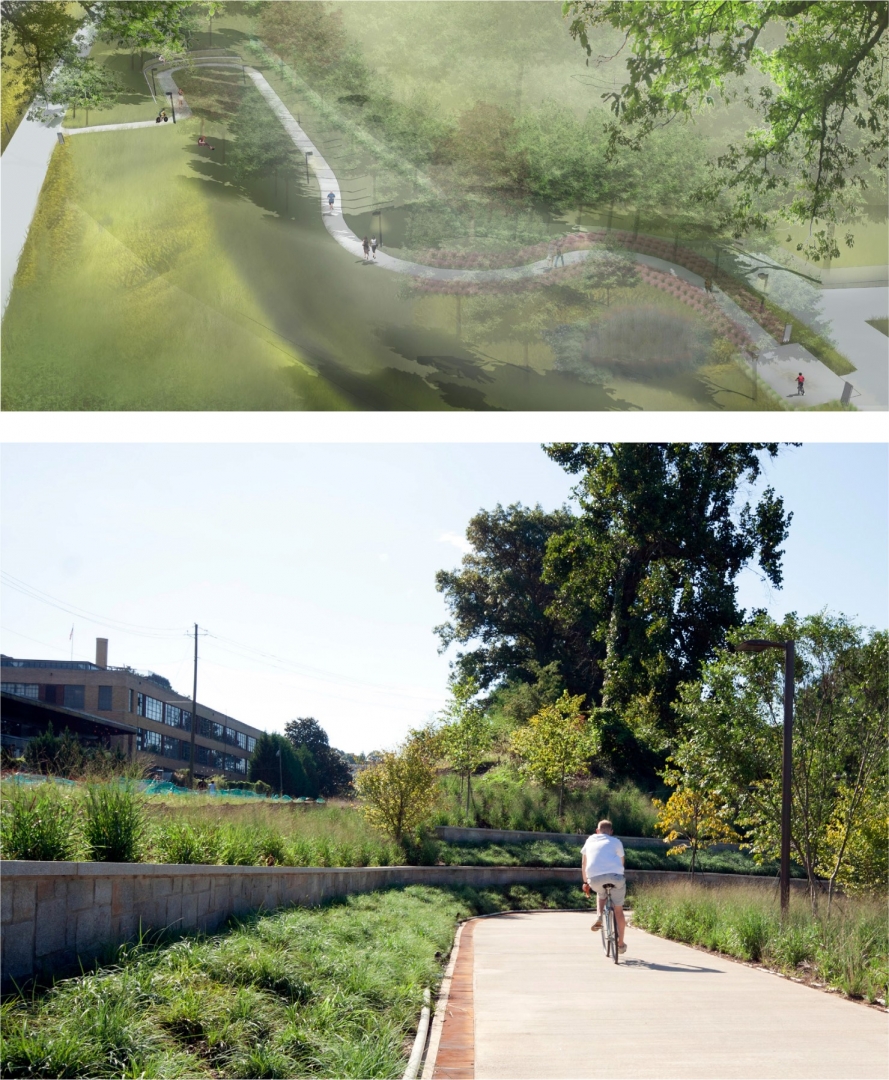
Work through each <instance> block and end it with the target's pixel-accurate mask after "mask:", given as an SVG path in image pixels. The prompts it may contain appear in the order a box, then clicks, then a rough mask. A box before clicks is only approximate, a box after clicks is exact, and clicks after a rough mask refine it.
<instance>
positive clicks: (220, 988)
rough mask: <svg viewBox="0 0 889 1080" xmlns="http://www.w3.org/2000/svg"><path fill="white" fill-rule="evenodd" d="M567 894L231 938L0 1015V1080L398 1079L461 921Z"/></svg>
mask: <svg viewBox="0 0 889 1080" xmlns="http://www.w3.org/2000/svg"><path fill="white" fill-rule="evenodd" d="M588 906H589V905H588V902H587V901H586V899H585V898H584V897H583V895H582V894H581V892H580V890H579V889H574V890H566V889H563V888H560V887H556V888H553V887H542V888H539V889H531V888H526V887H514V888H512V889H505V890H496V889H483V890H476V889H435V888H424V887H420V886H412V887H410V888H406V889H391V890H387V891H385V892H379V893H371V894H369V895H365V896H352V897H349V898H347V899H345V900H342V901H333V902H330V903H327V904H325V905H324V906H323V907H320V908H312V909H305V908H293V909H290V910H286V911H282V912H279V913H276V914H272V915H263V916H259V917H254V918H248V919H244V920H242V921H240V922H234V921H233V924H232V926H231V927H230V928H227V929H226V930H224V931H223V932H222V933H220V934H217V935H215V936H213V937H202V936H189V937H184V938H182V939H181V940H180V941H178V942H175V943H173V944H166V945H161V946H160V947H153V948H152V947H143V946H137V947H133V948H131V949H123V950H121V954H120V956H119V957H118V958H117V959H118V962H117V963H116V964H115V965H114V966H113V967H109V968H107V969H105V970H102V971H98V972H97V973H95V974H85V975H83V976H82V977H80V978H75V979H69V980H65V981H62V982H59V983H57V984H56V986H55V987H54V989H52V990H51V992H49V993H43V992H38V993H35V994H34V995H31V994H24V995H21V996H12V997H10V998H8V999H7V1000H6V1001H5V1003H4V1005H3V1012H2V1035H3V1044H2V1051H0V1072H2V1075H3V1076H4V1077H8V1078H13V1077H46V1078H55V1077H62V1076H71V1077H75V1076H90V1077H120V1076H125V1077H157V1078H160V1077H163V1078H164V1080H175V1078H189V1080H190V1078H196V1077H231V1078H236V1077H244V1078H260V1077H288V1078H292V1077H304V1076H316V1077H325V1076H336V1077H343V1078H346V1077H357V1078H365V1080H366V1078H370V1077H398V1076H401V1075H402V1073H403V1071H404V1067H405V1064H406V1060H407V1056H408V1052H409V1049H410V1046H411V1043H412V1037H413V1033H414V1031H415V1029H416V1024H417V1021H418V1019H419V1015H420V1009H421V1008H422V1005H423V989H424V987H430V988H431V989H433V990H434V989H435V988H436V987H437V986H438V984H439V982H440V979H441V974H442V969H443V967H444V963H445V958H446V957H447V955H448V953H449V952H450V949H451V944H452V942H453V937H454V931H455V928H456V923H457V920H458V919H463V918H467V917H468V916H471V915H476V914H489V913H492V912H495V911H504V910H517V909H526V910H527V909H533V908H541V907H552V908H564V907H574V908H587V907H588Z"/></svg>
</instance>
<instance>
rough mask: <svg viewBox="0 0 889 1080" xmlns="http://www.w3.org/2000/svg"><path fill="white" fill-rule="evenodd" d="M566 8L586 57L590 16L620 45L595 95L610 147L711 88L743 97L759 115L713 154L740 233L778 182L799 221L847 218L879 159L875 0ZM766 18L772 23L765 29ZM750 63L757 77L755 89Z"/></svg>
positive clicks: (881, 65)
mask: <svg viewBox="0 0 889 1080" xmlns="http://www.w3.org/2000/svg"><path fill="white" fill-rule="evenodd" d="M563 10H564V12H565V14H566V15H569V14H570V15H571V16H573V21H572V23H571V33H572V35H573V36H574V37H576V38H579V40H580V42H581V44H582V45H583V46H584V47H585V49H586V50H587V54H588V55H592V46H591V44H590V36H589V34H588V28H589V27H597V26H601V25H603V24H606V25H609V26H612V27H615V28H617V29H619V30H620V31H621V32H622V33H623V34H624V35H625V40H626V42H627V43H628V44H629V48H630V50H631V53H632V55H631V56H629V58H628V60H627V72H628V75H629V81H628V82H627V83H626V84H625V85H624V86H623V87H621V89H620V90H619V91H616V92H615V93H613V94H606V95H604V96H605V98H606V100H610V101H611V107H612V110H613V111H614V114H615V120H614V122H613V123H612V125H611V129H610V136H611V141H612V146H617V145H620V144H629V145H632V146H637V147H638V146H640V145H641V144H642V141H643V140H644V138H645V137H646V136H647V135H649V134H650V133H651V132H652V131H653V130H654V129H655V128H656V127H658V126H661V125H663V123H664V122H665V121H666V120H668V119H670V118H671V117H676V116H680V117H691V116H692V115H693V113H694V112H695V111H696V110H699V109H704V108H707V107H708V106H710V105H711V104H712V102H713V97H714V96H720V97H722V98H723V99H725V100H731V99H732V98H733V97H736V96H742V95H743V100H744V102H745V104H746V105H747V106H748V107H749V108H751V109H754V110H755V111H756V112H757V113H758V114H759V116H758V123H756V124H755V125H754V126H752V127H751V129H750V130H749V131H748V132H747V136H746V139H745V141H744V143H743V144H742V145H739V146H737V145H733V146H730V148H729V150H728V152H727V153H726V154H725V155H723V157H722V158H720V160H719V164H720V165H721V166H722V167H723V171H722V173H721V174H720V176H719V183H720V184H722V185H728V187H730V188H731V189H733V190H734V191H735V193H736V196H737V198H736V206H735V210H734V214H733V217H734V223H735V226H736V229H737V230H738V232H739V233H740V232H741V231H746V230H749V229H751V228H757V229H758V228H762V227H763V226H764V225H765V224H766V223H767V220H768V218H769V217H774V216H775V215H774V214H771V215H768V214H763V213H762V211H761V207H762V202H763V198H764V197H768V196H769V195H770V193H772V192H775V191H779V192H783V193H785V196H786V198H785V205H784V206H782V207H781V208H780V213H781V214H782V215H783V216H784V217H787V218H790V219H791V220H794V221H796V222H798V223H801V224H809V223H811V222H814V221H816V220H817V221H821V222H833V221H836V220H838V219H840V218H842V217H844V216H845V217H848V216H849V215H850V214H852V213H854V209H855V205H854V195H855V192H856V191H860V190H861V189H863V188H864V187H865V186H866V180H865V175H864V174H865V168H866V167H867V166H869V165H870V164H871V163H873V164H875V165H876V167H877V168H878V169H880V170H885V162H886V117H887V115H889V94H887V90H886V83H885V76H884V71H885V65H886V61H887V59H889V47H887V40H886V29H887V23H889V8H887V5H886V4H885V3H871V2H869V0H852V2H848V3H842V4H838V3H834V2H832V0H814V2H808V3H787V2H784V0H767V2H758V3H750V2H744V3H733V4H725V3H720V2H718V0H706V2H698V3H694V4H690V3H686V2H684V0H669V2H668V0H657V2H651V0H592V2H590V0H567V2H566V3H565V4H564V5H563ZM771 28H774V30H775V31H777V32H776V33H773V34H768V33H767V30H768V29H771ZM749 68H753V69H758V72H759V73H760V74H761V76H765V77H766V82H765V84H764V85H763V86H762V87H761V89H760V90H759V92H758V93H756V92H755V91H754V86H755V85H756V83H755V82H754V81H753V80H751V79H750V78H749V75H748V69H749ZM751 74H752V73H751ZM745 75H748V78H747V79H746V81H744V79H745ZM756 81H757V82H758V81H759V80H756ZM846 242H847V244H849V246H851V238H850V237H847V240H846ZM799 246H800V248H803V247H804V248H805V250H806V253H807V255H808V256H809V257H811V258H814V259H818V258H824V257H830V256H834V257H835V256H837V255H839V250H838V248H837V247H836V244H835V242H834V241H833V238H832V236H830V235H829V233H828V231H827V230H825V229H821V230H816V231H814V232H813V234H812V237H811V239H810V241H809V242H808V243H807V244H805V245H803V244H801V245H799Z"/></svg>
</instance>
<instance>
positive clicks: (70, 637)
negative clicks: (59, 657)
mask: <svg viewBox="0 0 889 1080" xmlns="http://www.w3.org/2000/svg"><path fill="white" fill-rule="evenodd" d="M68 640H69V641H70V642H71V662H72V663H73V662H74V626H73V624H72V626H71V633H70V634H69V635H68Z"/></svg>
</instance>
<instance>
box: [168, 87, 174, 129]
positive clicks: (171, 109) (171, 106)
mask: <svg viewBox="0 0 889 1080" xmlns="http://www.w3.org/2000/svg"><path fill="white" fill-rule="evenodd" d="M167 97H168V98H169V99H170V112H171V113H172V114H173V123H174V124H175V123H176V106H175V105H174V104H173V91H172V90H168V91H167Z"/></svg>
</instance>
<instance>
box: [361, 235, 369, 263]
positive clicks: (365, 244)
mask: <svg viewBox="0 0 889 1080" xmlns="http://www.w3.org/2000/svg"><path fill="white" fill-rule="evenodd" d="M361 246H362V247H363V248H364V261H365V262H367V257H368V255H370V240H368V238H367V237H366V236H365V238H364V240H362V242H361Z"/></svg>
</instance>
